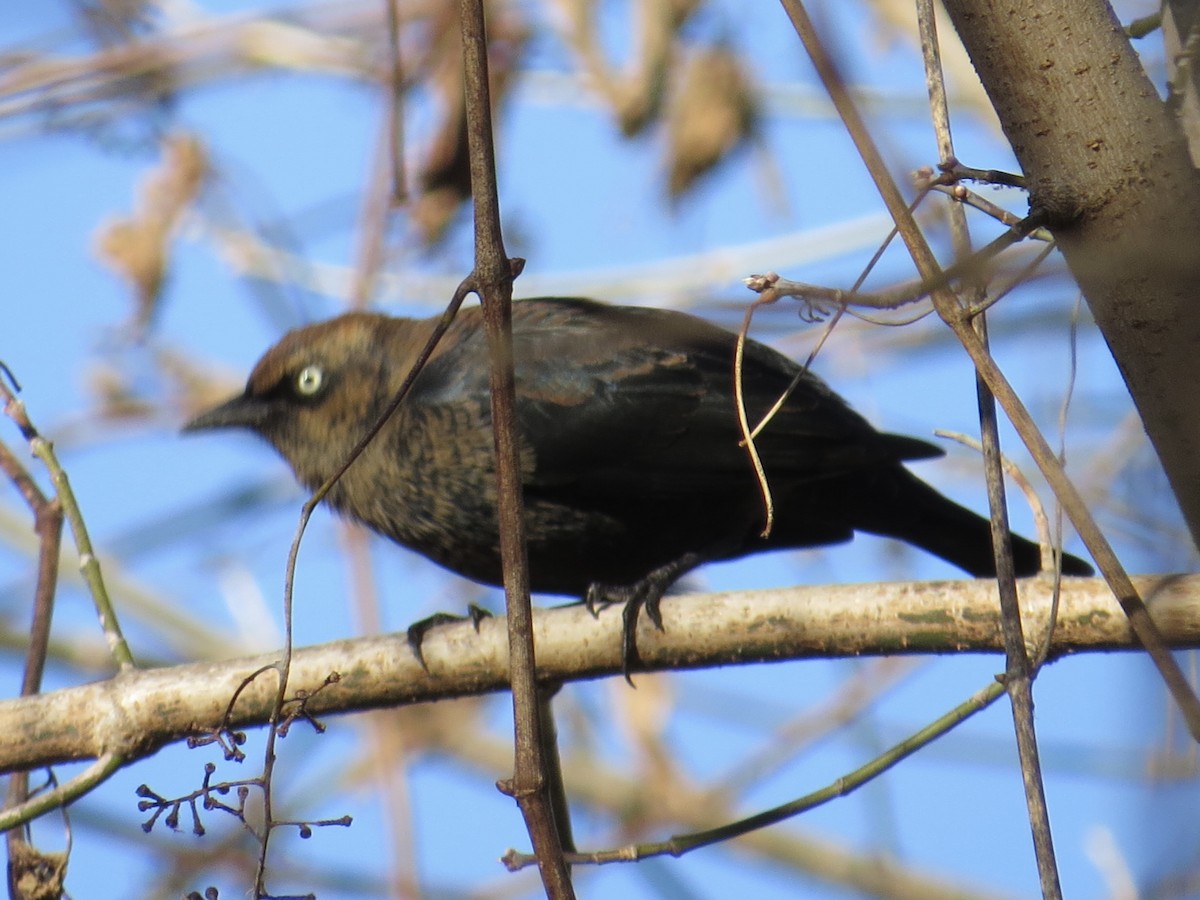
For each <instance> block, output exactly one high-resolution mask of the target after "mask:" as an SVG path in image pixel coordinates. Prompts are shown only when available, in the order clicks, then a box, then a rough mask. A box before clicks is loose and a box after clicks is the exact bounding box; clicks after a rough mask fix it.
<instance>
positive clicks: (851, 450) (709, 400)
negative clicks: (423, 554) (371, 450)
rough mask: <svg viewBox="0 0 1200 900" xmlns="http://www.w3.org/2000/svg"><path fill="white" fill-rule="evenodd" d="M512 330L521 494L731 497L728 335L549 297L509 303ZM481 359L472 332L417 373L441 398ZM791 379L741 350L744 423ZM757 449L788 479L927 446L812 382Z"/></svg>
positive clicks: (734, 459)
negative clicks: (725, 492) (524, 454)
mask: <svg viewBox="0 0 1200 900" xmlns="http://www.w3.org/2000/svg"><path fill="white" fill-rule="evenodd" d="M467 324H468V326H469V327H471V328H476V331H478V328H477V324H475V323H471V322H468V323H467ZM513 326H514V345H515V346H514V361H515V366H516V377H517V392H518V416H519V419H520V424H521V429H522V433H523V436H524V439H525V440H526V441H527V442H528V445H529V447H530V448H531V449H532V452H533V457H534V459H535V460H536V468H535V471H534V472H533V473H532V474H531V477H530V481H529V485H530V486H531V487H534V488H537V487H544V488H554V489H559V488H561V489H568V488H569V487H570V486H571V485H575V486H577V487H578V488H579V489H581V490H584V491H586V492H588V493H594V492H598V491H605V490H612V491H620V490H626V489H629V490H641V491H645V490H647V489H652V490H653V492H654V493H655V495H657V496H663V497H670V496H673V495H676V494H679V493H683V492H691V491H696V490H700V489H703V490H706V491H713V490H720V489H722V488H723V487H727V488H729V489H736V490H742V489H744V487H745V485H746V483H747V479H748V478H749V477H750V471H751V469H750V462H749V457H748V455H747V452H746V450H745V448H744V447H742V446H740V437H741V434H740V431H739V429H738V425H737V418H736V411H735V406H734V394H733V361H734V336H733V335H732V334H730V333H729V332H726V331H724V330H722V329H720V328H717V327H716V326H713V325H710V324H708V323H706V322H703V321H702V320H699V319H696V318H694V317H692V316H687V315H683V314H679V313H672V312H667V311H662V310H651V309H632V308H628V307H612V306H606V305H604V304H600V303H596V302H594V301H586V300H561V299H555V300H533V301H521V302H519V303H517V304H515V305H514V312H513ZM484 353H485V348H484V346H483V342H482V337H481V335H479V334H475V335H474V336H473V337H472V338H471V339H470V340H463V341H460V343H459V344H458V346H457V347H456V349H455V350H454V351H453V352H451V353H447V354H443V355H442V356H440V357H438V358H437V359H435V360H434V361H433V363H432V364H431V367H430V371H429V372H428V375H427V377H428V378H429V384H430V385H433V384H436V385H438V386H439V390H438V396H439V398H440V399H441V400H442V401H443V402H445V401H447V400H451V399H453V398H461V397H465V396H466V395H468V394H470V395H472V396H474V397H476V398H478V396H479V394H480V393H481V392H486V390H487V381H486V371H485V370H486V366H484V365H483V364H482V359H483V354H484ZM474 354H479V356H474ZM472 357H473V358H472ZM798 372H799V368H798V367H797V366H796V365H795V364H794V363H793V362H791V361H790V360H788V359H787V358H786V357H784V356H782V355H781V354H778V353H776V352H775V351H773V350H770V349H769V348H767V347H764V346H763V345H761V344H757V343H755V342H747V345H746V355H745V360H744V363H743V385H744V392H745V396H746V405H747V410H748V417H749V421H750V422H751V424H752V425H753V424H755V423H757V421H758V419H759V418H761V416H762V415H763V414H764V413H765V412H766V410H767V409H769V408H770V407H771V406H772V405H773V404H774V403H775V401H776V400H777V399H778V398H779V397H780V396H781V395H782V394H783V393H784V392H785V391H786V390H787V389H788V388H789V386H790V385H791V384H792V382H793V380H794V377H795V376H796V374H797V373H798ZM426 395H427V396H432V394H431V393H430V392H428V391H427V392H426ZM756 445H757V447H758V450H759V453H760V456H761V457H762V460H763V463H764V465H765V466H766V467H767V468H768V470H769V471H772V472H774V473H775V474H777V475H784V476H786V477H787V478H789V479H791V480H793V481H799V480H804V479H808V478H814V479H815V478H827V477H829V476H830V475H833V474H841V473H844V472H846V471H848V470H853V469H855V468H859V467H864V466H870V465H879V464H880V463H884V462H887V463H890V462H895V461H897V460H900V459H907V458H917V457H922V456H930V455H936V454H937V453H938V452H939V451H937V449H936V448H934V447H932V446H930V445H928V444H925V443H924V442H921V441H915V440H912V439H909V438H899V437H894V436H891V435H884V434H880V433H879V432H877V431H875V429H874V428H872V427H871V426H870V425H869V424H868V423H867V422H866V420H865V419H863V418H862V417H861V416H859V415H858V414H857V413H855V412H854V411H853V410H852V409H850V407H849V406H847V405H846V404H845V402H844V401H842V399H841V398H840V397H838V396H837V395H836V394H834V393H833V391H831V390H830V389H829V388H828V387H827V386H826V385H825V384H824V382H822V381H821V380H820V379H818V378H817V377H816V376H813V375H811V374H805V375H803V376H801V378H800V380H799V383H798V384H797V385H796V387H795V389H794V390H793V391H792V393H791V395H790V396H789V397H788V400H787V401H786V402H785V403H784V405H783V406H782V408H781V409H780V410H779V412H778V413H777V414H776V416H775V417H774V418H773V419H772V421H771V423H770V424H769V425H768V426H767V427H766V428H765V429H764V430H763V432H762V434H761V435H760V436H759V437H758V438H757V440H756Z"/></svg>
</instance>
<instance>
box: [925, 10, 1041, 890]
mask: <svg viewBox="0 0 1200 900" xmlns="http://www.w3.org/2000/svg"><path fill="white" fill-rule="evenodd" d="M917 22H918V27H919V29H920V34H921V51H922V57H923V59H924V62H925V82H926V84H927V85H928V88H929V107H930V113H931V118H932V119H933V127H934V133H935V134H936V136H937V141H938V155H939V157H940V158H941V160H942V161H943V168H947V167H948V166H950V165H952V164H953V165H957V160H955V158H954V141H953V137H952V136H951V133H950V109H949V106H948V105H947V103H946V86H945V82H944V81H943V74H942V62H941V53H940V48H939V45H938V35H937V22H936V19H935V13H934V5H933V0H917ZM950 231H951V239H952V243H953V245H954V253H955V258H956V259H958V260H963V259H968V258H969V257H970V255H971V235H970V231H969V229H968V225H967V217H966V212H965V211H964V210H963V208H962V206H960V205H958V204H954V205H953V206H951V207H950ZM972 282H973V283H972ZM968 284H969V285H970V288H971V293H972V295H973V296H972V301H973V303H974V305H978V303H979V300H980V299H982V298H983V297H984V296H986V293H987V287H986V282H985V281H984V280H982V279H978V280H975V279H969V280H968ZM972 326H973V327H974V329H975V334H976V335H977V336H978V338H979V340H980V342H981V343H982V344H983V346H984V348H985V349H986V348H987V345H988V330H987V314H986V313H980V314H979V315H976V316H974V317H973V319H972ZM975 392H976V396H977V399H978V406H979V432H980V439H981V443H982V445H983V466H984V476H985V479H986V484H987V495H988V508H989V510H990V513H991V516H990V518H991V526H992V548H993V555H994V557H995V560H996V586H997V588H998V590H999V594H1000V612H1001V623H1002V626H1003V630H1004V655H1005V679H1004V686H1005V688H1006V690H1007V691H1008V696H1009V700H1010V702H1011V705H1012V716H1013V729H1014V731H1015V734H1016V740H1017V755H1018V757H1019V759H1020V764H1021V776H1022V780H1023V783H1024V786H1025V805H1026V808H1027V810H1028V813H1029V825H1030V830H1031V831H1032V833H1033V845H1034V853H1035V857H1036V859H1037V866H1038V876H1039V878H1040V880H1041V885H1042V896H1043V897H1045V898H1048V900H1057V898H1061V897H1062V885H1061V882H1060V879H1059V876H1058V865H1057V863H1056V861H1055V855H1054V842H1053V838H1052V834H1051V831H1050V813H1049V810H1048V808H1047V806H1046V791H1045V786H1044V784H1043V782H1042V767H1041V759H1040V755H1039V752H1038V745H1037V733H1036V731H1035V728H1034V723H1033V679H1034V677H1035V676H1036V670H1035V669H1034V668H1033V666H1032V665H1031V663H1030V660H1029V654H1028V651H1027V650H1026V647H1025V633H1024V628H1023V627H1022V623H1021V604H1020V600H1019V598H1018V597H1017V582H1016V572H1015V571H1014V567H1013V555H1012V550H1013V548H1012V532H1011V530H1010V528H1009V522H1008V504H1007V500H1006V497H1005V490H1004V472H1003V468H1002V460H1001V457H1000V428H999V423H998V421H997V417H996V398H995V396H993V394H992V392H991V390H989V389H988V386H987V383H986V382H985V381H984V380H983V377H982V376H981V375H980V374H979V373H978V372H976V373H975Z"/></svg>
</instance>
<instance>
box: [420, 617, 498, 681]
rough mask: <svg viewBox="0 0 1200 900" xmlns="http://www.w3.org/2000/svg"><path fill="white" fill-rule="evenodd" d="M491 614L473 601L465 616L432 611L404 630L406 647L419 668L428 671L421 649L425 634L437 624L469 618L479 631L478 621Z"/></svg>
mask: <svg viewBox="0 0 1200 900" xmlns="http://www.w3.org/2000/svg"><path fill="white" fill-rule="evenodd" d="M491 615H492V614H491V613H490V612H488V611H487V610H486V609H484V608H483V607H482V606H477V605H476V604H474V603H471V604H468V606H467V615H465V616H456V615H454V613H447V612H438V613H434V614H433V615H432V616H427V617H426V618H424V619H421V620H420V621H419V622H413V623H412V624H411V625H409V626H408V631H407V632H406V635H407V638H408V647H409V649H410V650H412V653H413V656H415V657H416V658H417V662H419V663H420V664H421V668H422V669H424V670H425V671H426V672H428V671H429V666H428V665H427V664H426V663H425V654H424V652H423V651H422V649H421V645H422V644H423V643H424V641H425V635H426V634H428V633H429V632H430V631H431V630H432V629H434V628H437V627H438V626H439V625H450V624H451V623H454V622H466V621H467V620H470V622H471V625H472V626H473V627H474V628H475V630H476V631H479V623H480V622H482V621H483V620H484V619H487V618H491Z"/></svg>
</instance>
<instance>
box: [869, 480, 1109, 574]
mask: <svg viewBox="0 0 1200 900" xmlns="http://www.w3.org/2000/svg"><path fill="white" fill-rule="evenodd" d="M854 527H855V529H856V530H858V531H866V532H870V533H871V534H879V535H883V536H885V537H894V538H899V539H900V540H902V541H905V542H907V543H910V544H915V545H916V546H918V547H921V548H923V549H925V550H928V551H929V552H930V553H932V554H934V555H935V556H940V557H941V558H942V559H944V560H946V561H947V562H949V563H953V564H954V565H956V566H958V567H959V568H960V569H962V570H964V571H966V572H969V573H970V574H971V575H974V576H975V577H977V578H982V577H986V576H994V575H995V574H996V562H995V559H994V557H993V553H992V531H991V523H990V522H989V521H988V520H987V519H985V518H983V517H982V516H980V515H977V514H975V513H973V512H972V511H971V510H969V509H967V508H966V507H963V506H959V505H958V504H957V503H955V502H954V501H953V500H950V499H949V498H947V497H944V496H942V495H941V494H939V493H938V492H937V491H936V490H934V489H933V488H932V487H930V486H929V485H927V484H926V483H925V482H923V481H921V480H920V479H919V478H917V477H916V476H915V475H913V474H912V473H911V472H909V471H908V470H907V469H905V468H902V467H900V466H896V467H895V468H894V469H890V470H887V471H886V472H885V473H881V476H880V477H879V478H877V479H875V480H874V481H873V483H872V484H871V486H870V488H869V489H868V499H867V502H865V503H863V504H862V506H861V509H860V511H859V513H858V515H856V517H855V522H854ZM1012 548H1013V566H1014V568H1015V570H1016V574H1017V575H1018V576H1019V577H1027V576H1030V575H1035V574H1037V572H1038V570H1039V569H1040V568H1041V549H1040V548H1039V546H1038V545H1037V544H1035V543H1034V542H1033V541H1029V540H1026V539H1025V538H1023V537H1019V536H1018V535H1015V534H1014V535H1013V536H1012ZM1062 570H1063V574H1064V575H1091V574H1092V567H1091V566H1090V565H1088V564H1087V563H1086V562H1084V561H1083V560H1082V559H1079V558H1078V557H1075V556H1071V555H1069V554H1063V558H1062Z"/></svg>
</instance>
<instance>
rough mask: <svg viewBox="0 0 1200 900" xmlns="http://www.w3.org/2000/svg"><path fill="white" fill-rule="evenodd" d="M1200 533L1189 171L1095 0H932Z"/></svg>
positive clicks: (1104, 8) (1175, 132) (1196, 255)
mask: <svg viewBox="0 0 1200 900" xmlns="http://www.w3.org/2000/svg"><path fill="white" fill-rule="evenodd" d="M945 5H946V9H947V10H948V11H949V13H950V17H951V19H952V20H953V21H954V25H955V27H956V28H957V29H958V33H959V35H960V36H961V37H962V40H963V43H964V44H965V46H966V48H967V52H968V53H970V55H971V60H972V62H973V63H974V64H975V68H976V70H977V71H978V72H979V75H980V78H981V79H982V80H983V84H984V87H985V88H986V89H987V92H988V95H989V96H990V97H991V99H992V103H993V105H994V106H995V107H996V112H997V113H998V114H999V116H1000V121H1001V124H1002V126H1003V127H1004V132H1005V134H1006V135H1007V137H1008V139H1009V141H1010V142H1011V143H1012V147H1013V151H1014V152H1015V153H1016V155H1017V158H1018V160H1020V163H1021V168H1022V171H1023V172H1024V174H1025V177H1026V180H1027V183H1028V185H1029V188H1030V193H1031V200H1032V203H1033V205H1034V206H1035V207H1036V208H1039V209H1041V210H1043V211H1044V212H1046V213H1047V214H1048V216H1049V219H1050V222H1049V224H1050V227H1051V230H1052V231H1053V233H1054V236H1055V238H1056V239H1057V240H1058V242H1059V245H1060V247H1061V248H1062V251H1063V255H1064V257H1065V258H1066V261H1067V264H1068V265H1069V266H1070V268H1071V271H1072V273H1073V274H1074V276H1075V278H1076V279H1077V280H1078V282H1079V286H1080V287H1081V288H1082V289H1083V292H1084V295H1085V296H1086V297H1087V301H1088V305H1089V306H1090V307H1091V310H1092V314H1093V315H1094V317H1095V319H1096V322H1097V324H1098V325H1099V326H1100V330H1101V331H1102V332H1103V333H1104V337H1105V340H1106V341H1107V342H1108V345H1109V347H1110V349H1111V350H1112V352H1113V356H1114V358H1115V359H1116V361H1117V365H1118V366H1119V367H1120V369H1121V372H1122V374H1123V375H1124V377H1125V382H1126V384H1127V385H1128V387H1129V391H1130V393H1131V394H1132V395H1133V400H1134V403H1135V404H1136V405H1137V408H1138V412H1139V413H1140V414H1141V417H1142V421H1143V422H1144V423H1145V426H1146V432H1147V433H1148V434H1149V436H1150V439H1151V441H1152V442H1153V443H1154V447H1155V449H1156V450H1157V451H1158V455H1159V457H1160V459H1161V460H1162V463H1163V467H1164V468H1165V470H1166V473H1167V477H1168V479H1169V480H1170V482H1171V486H1172V488H1173V489H1174V493H1175V497H1176V499H1177V500H1178V501H1179V504H1180V506H1181V508H1182V510H1183V514H1184V517H1185V518H1186V519H1187V522H1188V524H1189V526H1190V528H1191V532H1192V536H1193V539H1194V540H1196V541H1197V543H1198V544H1200V491H1196V490H1195V485H1196V484H1200V416H1197V415H1196V409H1197V407H1198V406H1200V393H1198V392H1200V388H1198V387H1197V386H1198V385H1200V315H1197V314H1196V308H1195V306H1196V304H1195V292H1196V285H1197V284H1200V252H1197V248H1198V247H1200V179H1198V178H1197V177H1196V172H1195V170H1194V169H1193V168H1192V165H1191V160H1190V158H1189V156H1188V151H1187V147H1186V145H1185V143H1184V140H1183V135H1182V134H1181V133H1180V131H1179V129H1178V127H1177V126H1176V123H1175V122H1174V120H1173V118H1172V116H1171V114H1170V112H1169V110H1168V109H1167V108H1166V107H1165V106H1164V105H1163V103H1162V102H1161V101H1160V100H1159V98H1158V94H1157V93H1156V92H1155V89H1154V86H1153V85H1152V84H1151V82H1150V80H1149V78H1148V77H1147V76H1146V73H1145V71H1144V70H1143V69H1142V65H1141V62H1140V60H1139V59H1138V58H1137V54H1136V53H1134V51H1133V49H1132V48H1131V47H1130V45H1129V41H1128V39H1127V38H1126V37H1125V35H1124V33H1123V32H1122V30H1121V27H1120V25H1119V23H1118V22H1117V21H1116V19H1115V18H1114V16H1113V13H1112V10H1111V9H1110V8H1109V7H1108V5H1107V4H1103V3H1095V2H1093V0H1061V2H1056V3H1044V2H1041V0H987V2H979V0H970V2H966V0H946V3H945Z"/></svg>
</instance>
